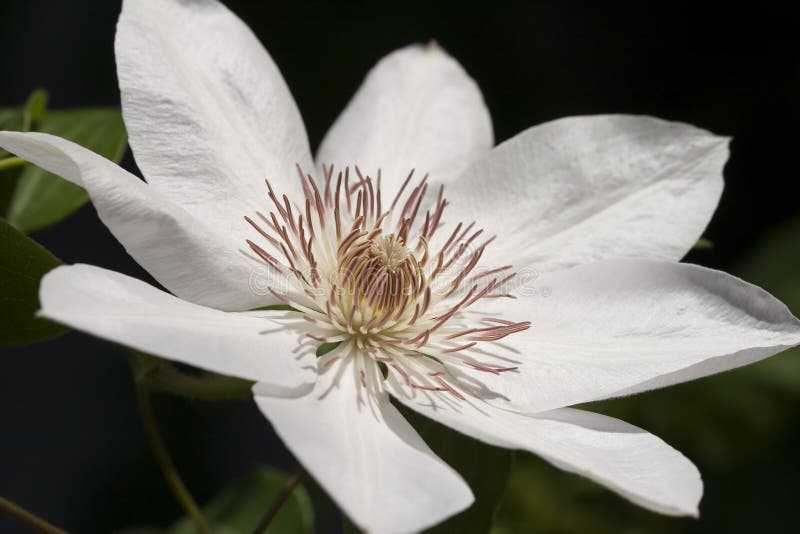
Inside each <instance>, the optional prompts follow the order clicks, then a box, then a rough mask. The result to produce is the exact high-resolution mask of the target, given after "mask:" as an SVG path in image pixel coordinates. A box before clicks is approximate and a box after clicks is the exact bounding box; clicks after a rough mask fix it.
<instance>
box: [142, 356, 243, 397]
mask: <svg viewBox="0 0 800 534" xmlns="http://www.w3.org/2000/svg"><path fill="white" fill-rule="evenodd" d="M143 382H144V383H145V384H147V386H148V387H149V388H150V389H152V390H154V391H164V392H168V393H173V394H175V395H181V396H183V397H190V398H193V399H203V400H225V399H240V398H249V397H252V396H253V394H252V392H251V388H252V386H253V383H252V382H248V381H247V380H242V379H241V378H234V377H231V376H222V375H208V376H202V377H198V376H191V375H187V374H185V373H182V372H180V371H178V370H177V369H175V368H174V367H173V366H171V365H168V364H167V365H160V366H158V367H157V368H156V369H152V370H151V371H149V372H147V374H146V375H145V376H144V377H143Z"/></svg>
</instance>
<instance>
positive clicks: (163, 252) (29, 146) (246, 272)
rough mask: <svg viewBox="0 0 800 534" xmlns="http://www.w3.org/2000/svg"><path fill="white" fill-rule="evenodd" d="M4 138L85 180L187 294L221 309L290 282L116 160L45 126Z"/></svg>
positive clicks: (263, 297) (152, 266) (162, 274)
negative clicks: (46, 130) (45, 129)
mask: <svg viewBox="0 0 800 534" xmlns="http://www.w3.org/2000/svg"><path fill="white" fill-rule="evenodd" d="M0 146H2V147H3V148H5V149H7V150H8V151H9V152H12V153H14V154H17V155H18V156H19V157H21V158H23V159H26V160H28V161H30V162H32V163H34V164H36V165H38V166H40V167H42V168H43V169H46V170H48V171H50V172H52V173H55V174H57V175H59V176H61V177H63V178H64V179H66V180H69V181H70V182H72V183H74V184H77V185H79V186H81V187H83V188H85V189H86V190H87V191H88V192H89V196H90V197H91V199H92V203H93V204H94V206H95V208H96V209H97V213H98V215H99V216H100V219H101V220H102V221H103V223H104V224H105V225H106V226H108V228H109V229H110V230H111V233H113V234H114V237H116V238H117V239H118V240H119V242H120V243H122V244H123V245H124V246H125V249H126V250H127V251H128V253H129V254H130V255H131V256H133V258H134V259H135V260H136V261H137V262H139V264H140V265H141V266H142V267H144V268H145V269H147V271H148V272H149V273H150V274H152V275H153V277H154V278H155V279H156V280H158V281H159V282H160V283H161V284H163V285H164V287H166V288H167V289H169V290H170V291H172V292H173V293H175V294H176V295H178V296H179V297H181V298H183V299H186V300H190V301H192V302H197V303H199V304H203V305H205V306H211V307H214V308H220V309H238V310H243V309H252V308H256V307H259V306H265V305H268V304H274V303H275V299H274V297H272V296H271V294H269V293H268V291H267V290H266V286H267V285H270V286H275V287H278V288H283V287H284V286H283V283H284V282H283V281H282V280H283V277H281V276H279V275H276V273H274V272H273V271H267V270H266V269H265V268H264V266H263V264H262V263H261V262H260V261H258V260H256V259H255V258H253V255H252V254H251V253H250V252H249V249H248V250H247V253H245V251H244V250H245V249H246V247H247V245H246V243H245V242H244V240H241V241H239V240H237V239H236V238H235V237H234V236H231V235H227V234H225V233H224V232H222V231H221V230H220V228H218V227H217V226H215V225H213V224H208V221H205V220H198V219H195V218H194V217H192V216H191V215H190V214H188V213H186V211H185V210H184V209H183V208H182V207H180V206H177V205H175V204H173V203H172V202H170V201H169V200H167V199H165V198H163V197H162V196H161V195H160V194H158V193H157V192H155V191H154V190H153V188H152V187H149V186H148V185H147V184H145V183H144V182H142V181H141V180H139V179H138V178H137V177H136V176H134V175H132V174H130V173H128V172H126V171H125V170H123V169H122V168H120V167H119V166H117V165H115V164H114V163H112V162H111V161H109V160H107V159H105V158H103V157H101V156H98V155H97V154H95V153H94V152H91V151H89V150H87V149H85V148H83V147H81V146H79V145H77V144H75V143H72V142H70V141H67V140H65V139H61V138H60V137H55V136H52V135H48V134H43V133H20V132H0Z"/></svg>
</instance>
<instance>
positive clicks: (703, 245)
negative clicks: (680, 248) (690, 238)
mask: <svg viewBox="0 0 800 534" xmlns="http://www.w3.org/2000/svg"><path fill="white" fill-rule="evenodd" d="M692 248H693V249H695V250H710V249H712V248H714V242H713V241H711V240H710V239H707V238H705V237H701V238H700V239H698V240H697V243H695V244H694V247H692Z"/></svg>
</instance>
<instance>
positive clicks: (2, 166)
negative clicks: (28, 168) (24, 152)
mask: <svg viewBox="0 0 800 534" xmlns="http://www.w3.org/2000/svg"><path fill="white" fill-rule="evenodd" d="M27 164H28V162H27V161H25V160H24V159H22V158H18V157H15V156H11V157H8V158H3V159H0V171H4V170H6V169H13V168H14V167H22V166H23V165H27Z"/></svg>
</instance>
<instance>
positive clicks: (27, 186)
mask: <svg viewBox="0 0 800 534" xmlns="http://www.w3.org/2000/svg"><path fill="white" fill-rule="evenodd" d="M38 130H39V131H42V132H46V133H50V134H53V135H57V136H59V137H63V138H65V139H69V140H70V141H74V142H76V143H78V144H80V145H83V146H84V147H86V148H88V149H89V150H92V151H93V152H96V153H98V154H100V155H101V156H104V157H106V158H108V159H110V160H112V161H116V162H119V160H120V159H122V156H123V155H124V153H125V147H126V144H127V135H126V132H125V125H124V123H123V122H122V115H121V114H120V112H119V109H116V108H94V109H75V110H68V111H48V112H47V113H45V114H44V116H43V117H42V118H41V120H40V121H39V125H38ZM88 199H89V196H88V194H87V193H86V191H85V190H84V189H83V188H81V187H78V186H77V185H75V184H72V183H70V182H67V181H66V180H64V179H62V178H59V177H58V176H56V175H54V174H51V173H49V172H46V171H44V170H42V169H40V168H38V167H35V166H33V165H28V166H26V167H25V168H24V169H23V170H22V172H21V173H20V176H19V180H18V183H17V186H16V188H15V190H14V193H13V195H12V197H11V201H10V203H9V207H8V221H9V222H10V223H11V224H13V225H14V226H15V227H16V228H17V229H19V230H21V231H23V232H26V233H27V232H33V231H35V230H40V229H42V228H45V227H47V226H50V225H52V224H55V223H57V222H59V221H61V220H63V219H64V218H66V217H67V216H69V215H70V214H72V213H73V212H74V211H75V210H77V209H78V208H80V207H81V206H83V205H84V204H85V203H86V201H87V200H88Z"/></svg>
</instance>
